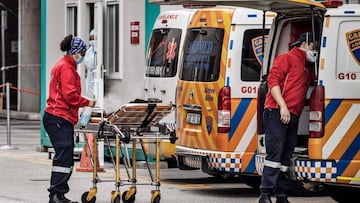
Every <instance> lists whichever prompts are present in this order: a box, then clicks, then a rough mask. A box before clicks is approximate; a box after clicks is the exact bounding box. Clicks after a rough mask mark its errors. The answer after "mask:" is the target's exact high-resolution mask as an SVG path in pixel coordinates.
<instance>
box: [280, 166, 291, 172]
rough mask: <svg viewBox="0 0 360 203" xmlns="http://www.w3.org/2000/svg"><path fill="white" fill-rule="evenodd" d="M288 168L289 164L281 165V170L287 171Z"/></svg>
mask: <svg viewBox="0 0 360 203" xmlns="http://www.w3.org/2000/svg"><path fill="white" fill-rule="evenodd" d="M288 170H289V166H284V165H281V166H280V171H282V172H287V171H288Z"/></svg>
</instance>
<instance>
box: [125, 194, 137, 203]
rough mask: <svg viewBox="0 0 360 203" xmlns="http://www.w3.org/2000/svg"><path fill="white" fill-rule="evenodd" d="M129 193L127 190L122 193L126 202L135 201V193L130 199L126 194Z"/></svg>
mask: <svg viewBox="0 0 360 203" xmlns="http://www.w3.org/2000/svg"><path fill="white" fill-rule="evenodd" d="M127 193H128V191H125V192H124V193H123V194H122V200H123V202H124V203H134V202H135V193H134V194H133V195H131V197H130V198H129V199H126V194H127Z"/></svg>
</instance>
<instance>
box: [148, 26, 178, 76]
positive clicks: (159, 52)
mask: <svg viewBox="0 0 360 203" xmlns="http://www.w3.org/2000/svg"><path fill="white" fill-rule="evenodd" d="M180 37H181V29H155V30H154V31H153V33H152V36H151V39H150V43H149V50H148V54H147V56H148V57H147V60H146V63H147V66H146V70H145V75H146V76H148V77H174V76H175V75H176V71H177V62H178V57H179V46H180Z"/></svg>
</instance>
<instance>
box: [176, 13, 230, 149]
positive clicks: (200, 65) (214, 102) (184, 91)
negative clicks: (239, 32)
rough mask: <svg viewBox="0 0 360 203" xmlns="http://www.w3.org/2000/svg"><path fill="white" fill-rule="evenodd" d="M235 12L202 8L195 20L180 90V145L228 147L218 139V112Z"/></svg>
mask: <svg viewBox="0 0 360 203" xmlns="http://www.w3.org/2000/svg"><path fill="white" fill-rule="evenodd" d="M233 12H234V9H233V8H220V7H216V8H212V9H210V8H209V9H201V10H198V11H197V12H196V13H195V14H194V16H193V18H192V20H191V23H190V25H189V28H188V31H187V33H186V39H185V44H184V57H183V61H182V63H181V71H180V75H179V80H178V85H177V91H176V125H177V128H176V130H177V132H176V133H177V135H178V136H179V139H178V141H177V145H178V146H185V147H190V148H194V149H206V150H220V149H221V148H225V149H226V150H227V148H228V147H227V143H226V142H225V143H220V142H218V140H217V139H218V136H217V131H218V129H217V125H218V124H217V117H218V114H217V109H218V94H219V91H220V89H221V88H222V87H223V86H224V85H225V64H226V55H227V48H228V45H229V43H228V42H229V33H230V27H231V21H232V14H233ZM220 145H221V146H220Z"/></svg>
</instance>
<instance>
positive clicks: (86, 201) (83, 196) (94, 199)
mask: <svg viewBox="0 0 360 203" xmlns="http://www.w3.org/2000/svg"><path fill="white" fill-rule="evenodd" d="M88 194H89V192H84V193H83V194H82V195H81V202H82V203H95V201H96V196H94V197H93V198H91V199H90V200H89V201H88V200H87V199H86V198H87V196H88Z"/></svg>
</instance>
